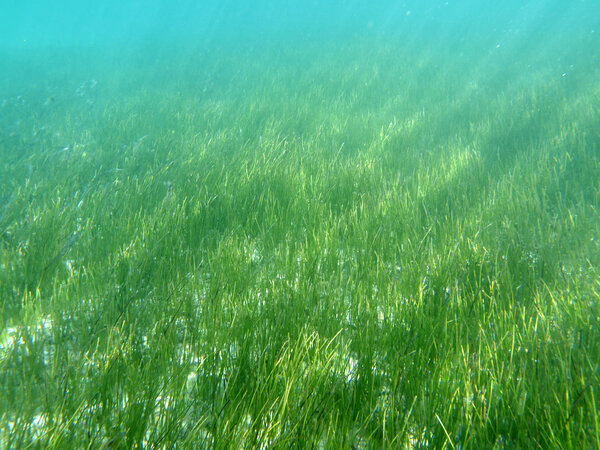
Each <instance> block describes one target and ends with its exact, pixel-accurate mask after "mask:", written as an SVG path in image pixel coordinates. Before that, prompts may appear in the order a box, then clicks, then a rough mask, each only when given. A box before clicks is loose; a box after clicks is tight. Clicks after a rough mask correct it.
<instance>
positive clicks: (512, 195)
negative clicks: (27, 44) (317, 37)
mask: <svg viewBox="0 0 600 450" xmlns="http://www.w3.org/2000/svg"><path fill="white" fill-rule="evenodd" d="M373 45H375V47H373ZM287 52H288V53H284V54H283V56H281V55H280V56H277V52H273V54H271V53H270V52H269V50H268V49H267V50H265V52H264V53H257V52H256V51H251V52H250V53H249V54H248V55H246V54H236V53H232V54H225V55H208V56H210V57H212V58H209V57H208V56H206V55H204V56H203V57H198V58H196V59H195V58H191V60H190V61H189V62H188V66H187V69H185V70H183V71H182V72H180V73H179V74H178V76H177V77H176V78H175V79H173V78H172V72H171V70H170V69H172V68H174V67H175V68H177V67H182V66H178V65H177V59H176V58H174V60H165V61H163V64H162V66H163V67H164V70H155V71H154V72H150V74H143V73H142V71H140V69H139V68H138V69H136V68H135V66H133V67H132V68H131V69H130V71H123V72H120V73H111V72H110V67H107V68H104V69H100V68H98V69H97V70H96V72H94V73H95V74H93V75H90V73H88V72H86V71H84V70H82V69H79V70H80V72H77V71H76V72H75V74H73V75H71V77H70V78H68V81H64V80H61V79H59V77H57V78H56V79H52V80H50V82H49V86H50V87H49V88H47V90H46V91H44V89H42V88H40V89H38V90H35V89H33V88H31V89H30V90H27V89H26V88H23V89H24V90H23V92H22V93H13V94H6V98H4V99H0V101H1V102H2V108H1V109H0V124H1V125H2V129H1V133H2V134H1V135H0V138H1V139H2V146H1V150H0V151H1V153H2V154H1V158H2V166H1V167H0V180H1V181H0V187H1V192H2V197H1V198H0V296H1V297H0V298H1V303H0V308H1V317H2V332H1V334H0V381H1V385H2V386H3V394H2V396H0V411H2V412H1V413H0V414H1V416H0V423H1V425H0V430H1V431H0V433H1V434H0V442H1V445H2V446H3V447H18V446H27V445H32V446H39V447H46V446H50V447H57V448H67V447H70V448H80V447H88V446H89V447H101V446H104V448H107V447H133V446H146V445H147V446H165V447H171V446H173V445H177V446H181V447H186V446H197V447H216V448H253V447H257V448H266V447H276V448H289V447H291V446H300V447H317V448H320V447H325V448H359V447H361V448H362V447H365V446H370V447H378V448H379V447H382V446H388V447H392V448H397V447H407V448H410V447H419V446H432V447H440V448H441V447H444V446H446V447H463V448H491V447H496V448H520V447H527V448H531V447H539V448H551V447H557V446H561V447H566V448H570V447H577V448H580V447H581V446H582V444H583V447H593V446H597V445H600V428H599V425H598V410H597V406H596V404H597V403H598V402H599V401H600V398H599V397H598V392H599V391H600V386H599V383H598V377H599V376H600V375H599V372H598V367H599V366H598V364H599V363H598V359H599V354H600V353H599V352H600V348H599V346H600V344H599V343H600V336H599V326H600V323H599V322H600V303H599V295H600V282H599V281H598V280H600V273H599V272H600V269H599V264H600V244H599V239H600V217H599V211H600V184H599V180H600V158H599V154H600V149H599V147H598V146H599V144H598V143H599V142H600V139H599V138H600V135H599V132H598V130H599V129H600V128H599V126H598V125H599V121H600V117H599V116H598V109H597V107H596V105H597V104H598V102H599V101H600V96H599V93H600V91H599V89H598V86H597V84H595V85H594V84H592V83H590V82H589V80H588V79H587V78H585V77H584V76H580V78H576V77H575V79H574V80H573V81H571V80H569V79H564V77H561V76H560V74H558V75H557V74H556V73H555V71H554V68H553V67H550V66H545V65H543V64H540V65H538V66H536V68H535V69H531V68H530V69H529V71H528V72H525V73H523V74H521V76H518V77H517V76H513V75H514V73H513V72H512V71H513V69H514V67H509V68H506V70H505V71H502V70H496V71H495V72H494V71H491V69H490V68H489V67H487V66H486V65H485V64H484V62H485V61H484V60H482V61H481V64H479V65H477V64H472V65H471V66H472V67H479V68H478V69H475V70H473V71H471V72H469V73H464V71H463V64H462V62H461V61H459V60H457V59H456V58H453V57H450V56H446V55H447V53H446V52H443V51H440V50H435V49H432V50H429V51H426V52H422V53H419V54H416V53H411V52H409V51H407V50H402V47H398V46H393V45H390V44H382V43H380V42H371V46H369V47H368V48H367V46H366V45H359V44H354V46H349V47H346V48H345V49H343V50H340V49H323V50H321V51H320V52H317V53H314V52H313V51H310V50H306V51H303V50H300V49H298V50H293V51H292V50H288V51H287ZM315 54H316V55H317V57H315ZM219 56H221V57H219ZM475 57H476V53H474V54H473V55H470V54H468V55H466V56H464V58H475ZM261 58H262V59H261ZM277 58H281V59H277ZM232 61H235V63H233V62H232ZM365 61H367V62H365ZM473 61H474V60H473ZM473 61H471V62H473ZM266 63H268V64H266ZM434 63H435V64H434ZM264 67H269V70H267V71H265V70H264ZM142 69H143V68H142ZM409 69H410V70H409ZM90 71H92V72H93V70H92V69H90ZM492 75H493V76H492ZM592 75H593V74H590V77H592ZM597 75H598V73H597V72H596V73H595V75H594V76H595V79H597ZM136 78H137V79H138V80H139V83H138V84H136V83H134V82H133V81H132V80H135V79H136ZM596 83H597V82H596ZM17 94H18V95H20V97H18V96H17Z"/></svg>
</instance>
